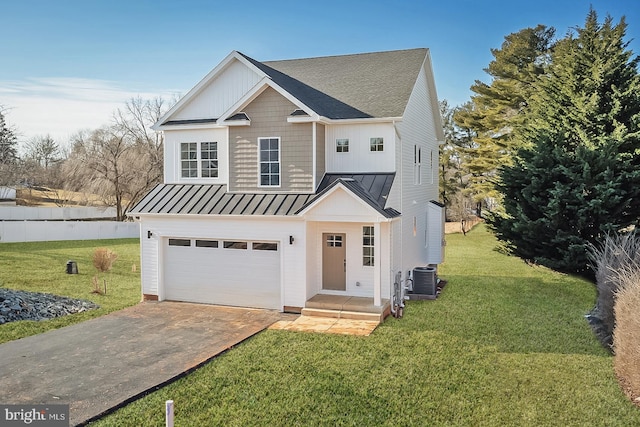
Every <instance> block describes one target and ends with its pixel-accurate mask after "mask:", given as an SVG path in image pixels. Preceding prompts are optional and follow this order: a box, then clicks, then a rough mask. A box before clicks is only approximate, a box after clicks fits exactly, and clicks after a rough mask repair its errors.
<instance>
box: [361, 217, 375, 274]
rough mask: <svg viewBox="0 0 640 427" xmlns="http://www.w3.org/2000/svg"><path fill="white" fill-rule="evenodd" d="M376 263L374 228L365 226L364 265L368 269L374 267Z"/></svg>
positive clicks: (363, 240)
mask: <svg viewBox="0 0 640 427" xmlns="http://www.w3.org/2000/svg"><path fill="white" fill-rule="evenodd" d="M374 262H375V257H374V235H373V227H372V226H369V225H365V226H364V227H362V265H364V266H366V267H373V266H374Z"/></svg>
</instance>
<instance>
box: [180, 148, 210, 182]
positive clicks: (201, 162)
mask: <svg viewBox="0 0 640 427" xmlns="http://www.w3.org/2000/svg"><path fill="white" fill-rule="evenodd" d="M180 170H181V176H182V178H217V177H218V143H217V142H183V143H181V144H180Z"/></svg>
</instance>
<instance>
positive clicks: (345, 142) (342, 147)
mask: <svg viewBox="0 0 640 427" xmlns="http://www.w3.org/2000/svg"><path fill="white" fill-rule="evenodd" d="M348 152H349V139H348V138H342V139H336V153H348Z"/></svg>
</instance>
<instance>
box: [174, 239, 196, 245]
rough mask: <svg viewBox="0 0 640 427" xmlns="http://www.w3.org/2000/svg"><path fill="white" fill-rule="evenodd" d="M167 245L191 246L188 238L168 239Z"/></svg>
mask: <svg viewBox="0 0 640 427" xmlns="http://www.w3.org/2000/svg"><path fill="white" fill-rule="evenodd" d="M169 246H191V240H190V239H169Z"/></svg>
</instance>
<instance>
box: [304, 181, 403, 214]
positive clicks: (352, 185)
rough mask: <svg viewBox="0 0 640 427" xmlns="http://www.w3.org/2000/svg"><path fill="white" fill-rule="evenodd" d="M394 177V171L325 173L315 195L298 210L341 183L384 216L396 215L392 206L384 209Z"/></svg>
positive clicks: (396, 212)
mask: <svg viewBox="0 0 640 427" xmlns="http://www.w3.org/2000/svg"><path fill="white" fill-rule="evenodd" d="M394 178H395V173H361V174H325V176H324V177H323V178H322V181H320V185H319V186H318V194H317V196H316V197H315V198H314V199H313V200H310V201H309V203H307V204H306V205H305V206H303V207H302V208H300V211H302V210H304V209H306V208H307V207H309V206H311V205H312V204H313V203H315V202H316V201H317V200H319V199H321V198H322V197H323V196H324V195H325V194H327V193H328V192H329V191H330V190H331V189H332V188H334V187H335V186H336V185H338V184H342V185H343V186H344V187H345V188H347V189H348V190H349V191H351V192H352V193H353V194H355V195H356V196H358V197H359V198H360V199H362V200H364V201H365V202H366V203H367V204H368V205H369V206H371V207H372V208H374V209H375V210H376V211H378V213H380V214H382V215H383V216H384V217H386V218H395V217H398V216H400V212H398V211H397V210H395V209H393V208H386V209H385V205H386V203H387V197H388V196H389V192H390V191H391V185H392V184H393V179H394ZM300 211H299V212H300Z"/></svg>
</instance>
